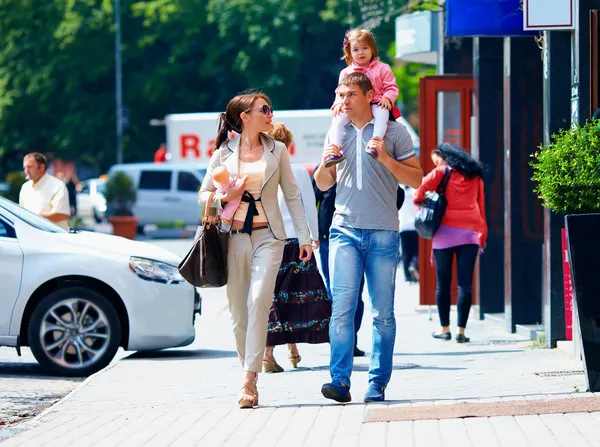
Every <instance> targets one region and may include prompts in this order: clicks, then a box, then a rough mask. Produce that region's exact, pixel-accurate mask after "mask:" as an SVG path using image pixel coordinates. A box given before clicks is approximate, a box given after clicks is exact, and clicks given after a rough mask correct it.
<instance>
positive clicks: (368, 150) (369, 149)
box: [365, 147, 379, 160]
mask: <svg viewBox="0 0 600 447" xmlns="http://www.w3.org/2000/svg"><path fill="white" fill-rule="evenodd" d="M365 152H366V153H367V154H369V155H370V156H371V157H373V158H374V159H375V160H377V157H378V156H379V154H378V153H377V151H376V150H375V149H373V148H372V147H367V148H366V149H365Z"/></svg>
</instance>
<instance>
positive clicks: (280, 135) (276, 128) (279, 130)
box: [269, 123, 294, 149]
mask: <svg viewBox="0 0 600 447" xmlns="http://www.w3.org/2000/svg"><path fill="white" fill-rule="evenodd" d="M269 135H271V137H273V139H274V140H277V141H281V142H282V143H283V144H285V147H287V148H288V149H289V148H290V146H291V145H292V142H293V141H294V136H293V135H292V132H290V129H288V128H287V127H286V126H285V124H283V123H273V129H272V130H271V132H269Z"/></svg>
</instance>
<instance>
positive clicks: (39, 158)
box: [23, 152, 48, 167]
mask: <svg viewBox="0 0 600 447" xmlns="http://www.w3.org/2000/svg"><path fill="white" fill-rule="evenodd" d="M26 158H33V159H34V160H35V162H36V163H37V164H38V166H39V165H44V166H45V167H48V159H47V158H46V156H45V155H44V154H40V153H39V152H31V153H29V154H27V155H25V157H23V160H25V159H26Z"/></svg>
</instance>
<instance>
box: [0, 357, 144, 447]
mask: <svg viewBox="0 0 600 447" xmlns="http://www.w3.org/2000/svg"><path fill="white" fill-rule="evenodd" d="M136 352H137V351H130V352H129V353H127V354H126V355H124V356H123V357H121V358H120V359H118V360H116V361H115V362H113V363H111V364H109V365H108V366H106V367H104V368H102V369H101V370H100V371H98V372H96V373H94V374H92V375H91V376H88V377H87V378H86V379H85V380H84V381H83V382H81V383H80V384H79V385H78V386H77V387H76V388H75V389H74V390H73V391H71V392H69V393H68V394H67V395H66V396H64V397H63V398H61V399H59V400H58V402H56V403H55V404H53V405H51V406H49V407H48V408H46V409H45V410H44V411H42V412H41V413H40V414H38V415H37V416H35V417H33V418H32V419H30V420H28V421H26V422H24V423H22V424H18V425H15V426H14V427H7V428H6V430H12V431H14V432H15V433H14V434H13V435H10V434H9V435H8V436H7V437H1V436H0V444H2V442H4V441H7V440H9V439H13V438H14V437H16V436H19V435H20V434H21V433H24V432H26V431H28V430H31V429H32V428H34V427H35V426H37V425H39V424H40V422H41V419H42V418H44V417H46V415H48V414H50V413H52V412H54V411H56V410H57V409H58V408H60V407H61V406H62V405H64V404H65V402H67V401H68V400H69V399H71V398H72V397H73V396H75V395H77V393H79V392H80V391H81V390H82V389H83V388H85V387H86V386H87V385H88V384H89V383H90V382H91V381H92V380H94V379H95V378H96V377H98V376H100V375H102V374H104V373H105V372H107V371H110V370H111V369H112V368H114V367H115V366H117V365H118V364H119V363H121V361H122V360H123V359H126V358H128V357H129V356H131V355H133V354H135V353H136ZM1 432H2V430H0V433H1Z"/></svg>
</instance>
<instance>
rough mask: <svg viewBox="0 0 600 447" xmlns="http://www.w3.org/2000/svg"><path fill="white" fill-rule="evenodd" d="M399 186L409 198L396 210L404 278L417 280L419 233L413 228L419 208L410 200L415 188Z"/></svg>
mask: <svg viewBox="0 0 600 447" xmlns="http://www.w3.org/2000/svg"><path fill="white" fill-rule="evenodd" d="M400 187H401V188H402V190H403V191H404V195H405V197H408V198H409V200H405V201H404V204H402V205H401V208H400V211H398V217H399V219H400V245H401V247H402V266H403V267H404V280H405V281H406V282H419V233H417V230H416V229H415V216H416V214H417V211H418V209H419V208H418V207H417V205H415V204H414V202H413V201H412V197H413V195H414V192H415V190H414V189H413V188H411V187H410V186H405V185H400Z"/></svg>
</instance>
